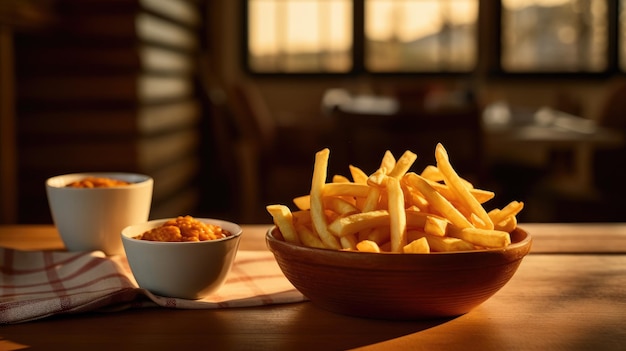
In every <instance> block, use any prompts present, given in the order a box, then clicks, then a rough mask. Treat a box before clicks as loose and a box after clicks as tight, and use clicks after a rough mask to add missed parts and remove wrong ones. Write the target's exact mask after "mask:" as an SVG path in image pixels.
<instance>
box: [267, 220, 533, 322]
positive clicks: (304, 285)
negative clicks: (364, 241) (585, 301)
mask: <svg viewBox="0 0 626 351" xmlns="http://www.w3.org/2000/svg"><path fill="white" fill-rule="evenodd" d="M266 242H267V245H268V248H269V249H270V251H272V252H273V254H274V256H275V257H276V261H277V262H278V265H279V267H280V268H281V270H282V271H283V273H284V274H285V276H286V277H287V279H289V281H290V282H291V283H292V284H293V285H294V286H295V287H296V288H297V289H298V290H299V291H300V292H301V293H302V294H304V295H305V296H306V297H307V298H309V300H311V302H312V303H313V304H315V305H317V306H319V307H321V308H323V309H326V310H328V311H332V312H335V313H339V314H344V315H350V316H356V317H366V318H376V319H390V320H408V319H429V318H440V317H452V316H458V315H462V314H465V313H467V312H469V311H471V310H472V309H473V308H475V307H476V306H478V305H480V304H481V303H483V302H484V301H486V300H487V299H489V298H490V297H491V296H492V295H493V294H495V293H496V292H497V291H498V290H499V289H500V288H502V287H503V286H504V285H505V284H506V283H507V282H508V281H509V280H510V279H511V277H512V276H513V274H515V272H516V270H517V268H518V266H519V265H520V263H521V262H522V259H523V258H524V256H526V254H528V252H529V251H530V247H531V242H532V239H531V236H530V234H528V233H527V232H526V231H524V230H523V229H520V228H518V229H516V230H515V231H514V232H513V233H511V242H512V244H511V245H510V246H509V247H507V248H506V249H491V250H479V251H465V252H454V253H429V254H393V253H366V252H347V251H337V250H327V249H316V248H309V247H304V246H300V245H294V244H290V243H287V242H285V241H284V240H283V238H282V235H281V233H280V231H279V230H278V229H277V228H276V227H272V228H271V229H270V230H269V231H268V232H267V235H266Z"/></svg>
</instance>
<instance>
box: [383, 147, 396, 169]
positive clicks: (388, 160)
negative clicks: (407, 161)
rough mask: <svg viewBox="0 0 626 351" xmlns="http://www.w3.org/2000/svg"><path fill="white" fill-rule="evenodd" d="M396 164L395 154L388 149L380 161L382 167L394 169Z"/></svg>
mask: <svg viewBox="0 0 626 351" xmlns="http://www.w3.org/2000/svg"><path fill="white" fill-rule="evenodd" d="M395 166H396V158H395V157H394V156H393V154H392V153H391V151H389V150H387V151H385V153H384V154H383V158H382V160H381V161H380V168H384V169H387V170H389V169H393V168H394V167H395Z"/></svg>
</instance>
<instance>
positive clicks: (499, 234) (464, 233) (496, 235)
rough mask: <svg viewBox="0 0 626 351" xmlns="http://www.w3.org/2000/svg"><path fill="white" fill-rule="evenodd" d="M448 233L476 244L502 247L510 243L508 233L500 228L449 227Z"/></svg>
mask: <svg viewBox="0 0 626 351" xmlns="http://www.w3.org/2000/svg"><path fill="white" fill-rule="evenodd" d="M448 235H450V236H451V237H454V238H459V239H462V240H465V241H467V242H470V243H472V244H474V245H476V246H482V247H487V248H502V247H506V246H508V245H509V244H511V236H510V235H509V233H507V232H504V231H501V230H493V229H482V228H463V229H451V230H449V231H448Z"/></svg>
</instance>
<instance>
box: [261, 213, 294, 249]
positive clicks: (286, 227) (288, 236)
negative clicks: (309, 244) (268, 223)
mask: <svg viewBox="0 0 626 351" xmlns="http://www.w3.org/2000/svg"><path fill="white" fill-rule="evenodd" d="M266 209H267V212H269V213H270V215H271V216H272V218H273V219H274V223H275V224H276V226H277V227H278V229H280V232H281V233H282V234H283V238H285V241H286V242H289V243H293V244H300V237H299V236H298V232H297V230H296V227H295V225H294V223H293V215H292V214H291V210H289V208H288V207H287V206H283V205H269V206H266Z"/></svg>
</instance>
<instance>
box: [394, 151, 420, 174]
mask: <svg viewBox="0 0 626 351" xmlns="http://www.w3.org/2000/svg"><path fill="white" fill-rule="evenodd" d="M415 160H417V155H416V154H414V153H413V152H411V151H408V150H407V151H405V152H404V154H402V156H400V158H399V159H398V160H397V161H396V165H395V166H394V167H393V169H391V171H389V174H388V175H389V176H390V177H394V178H401V177H402V176H403V175H404V174H405V173H406V172H407V171H408V170H409V169H410V168H411V166H412V165H413V162H415Z"/></svg>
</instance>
